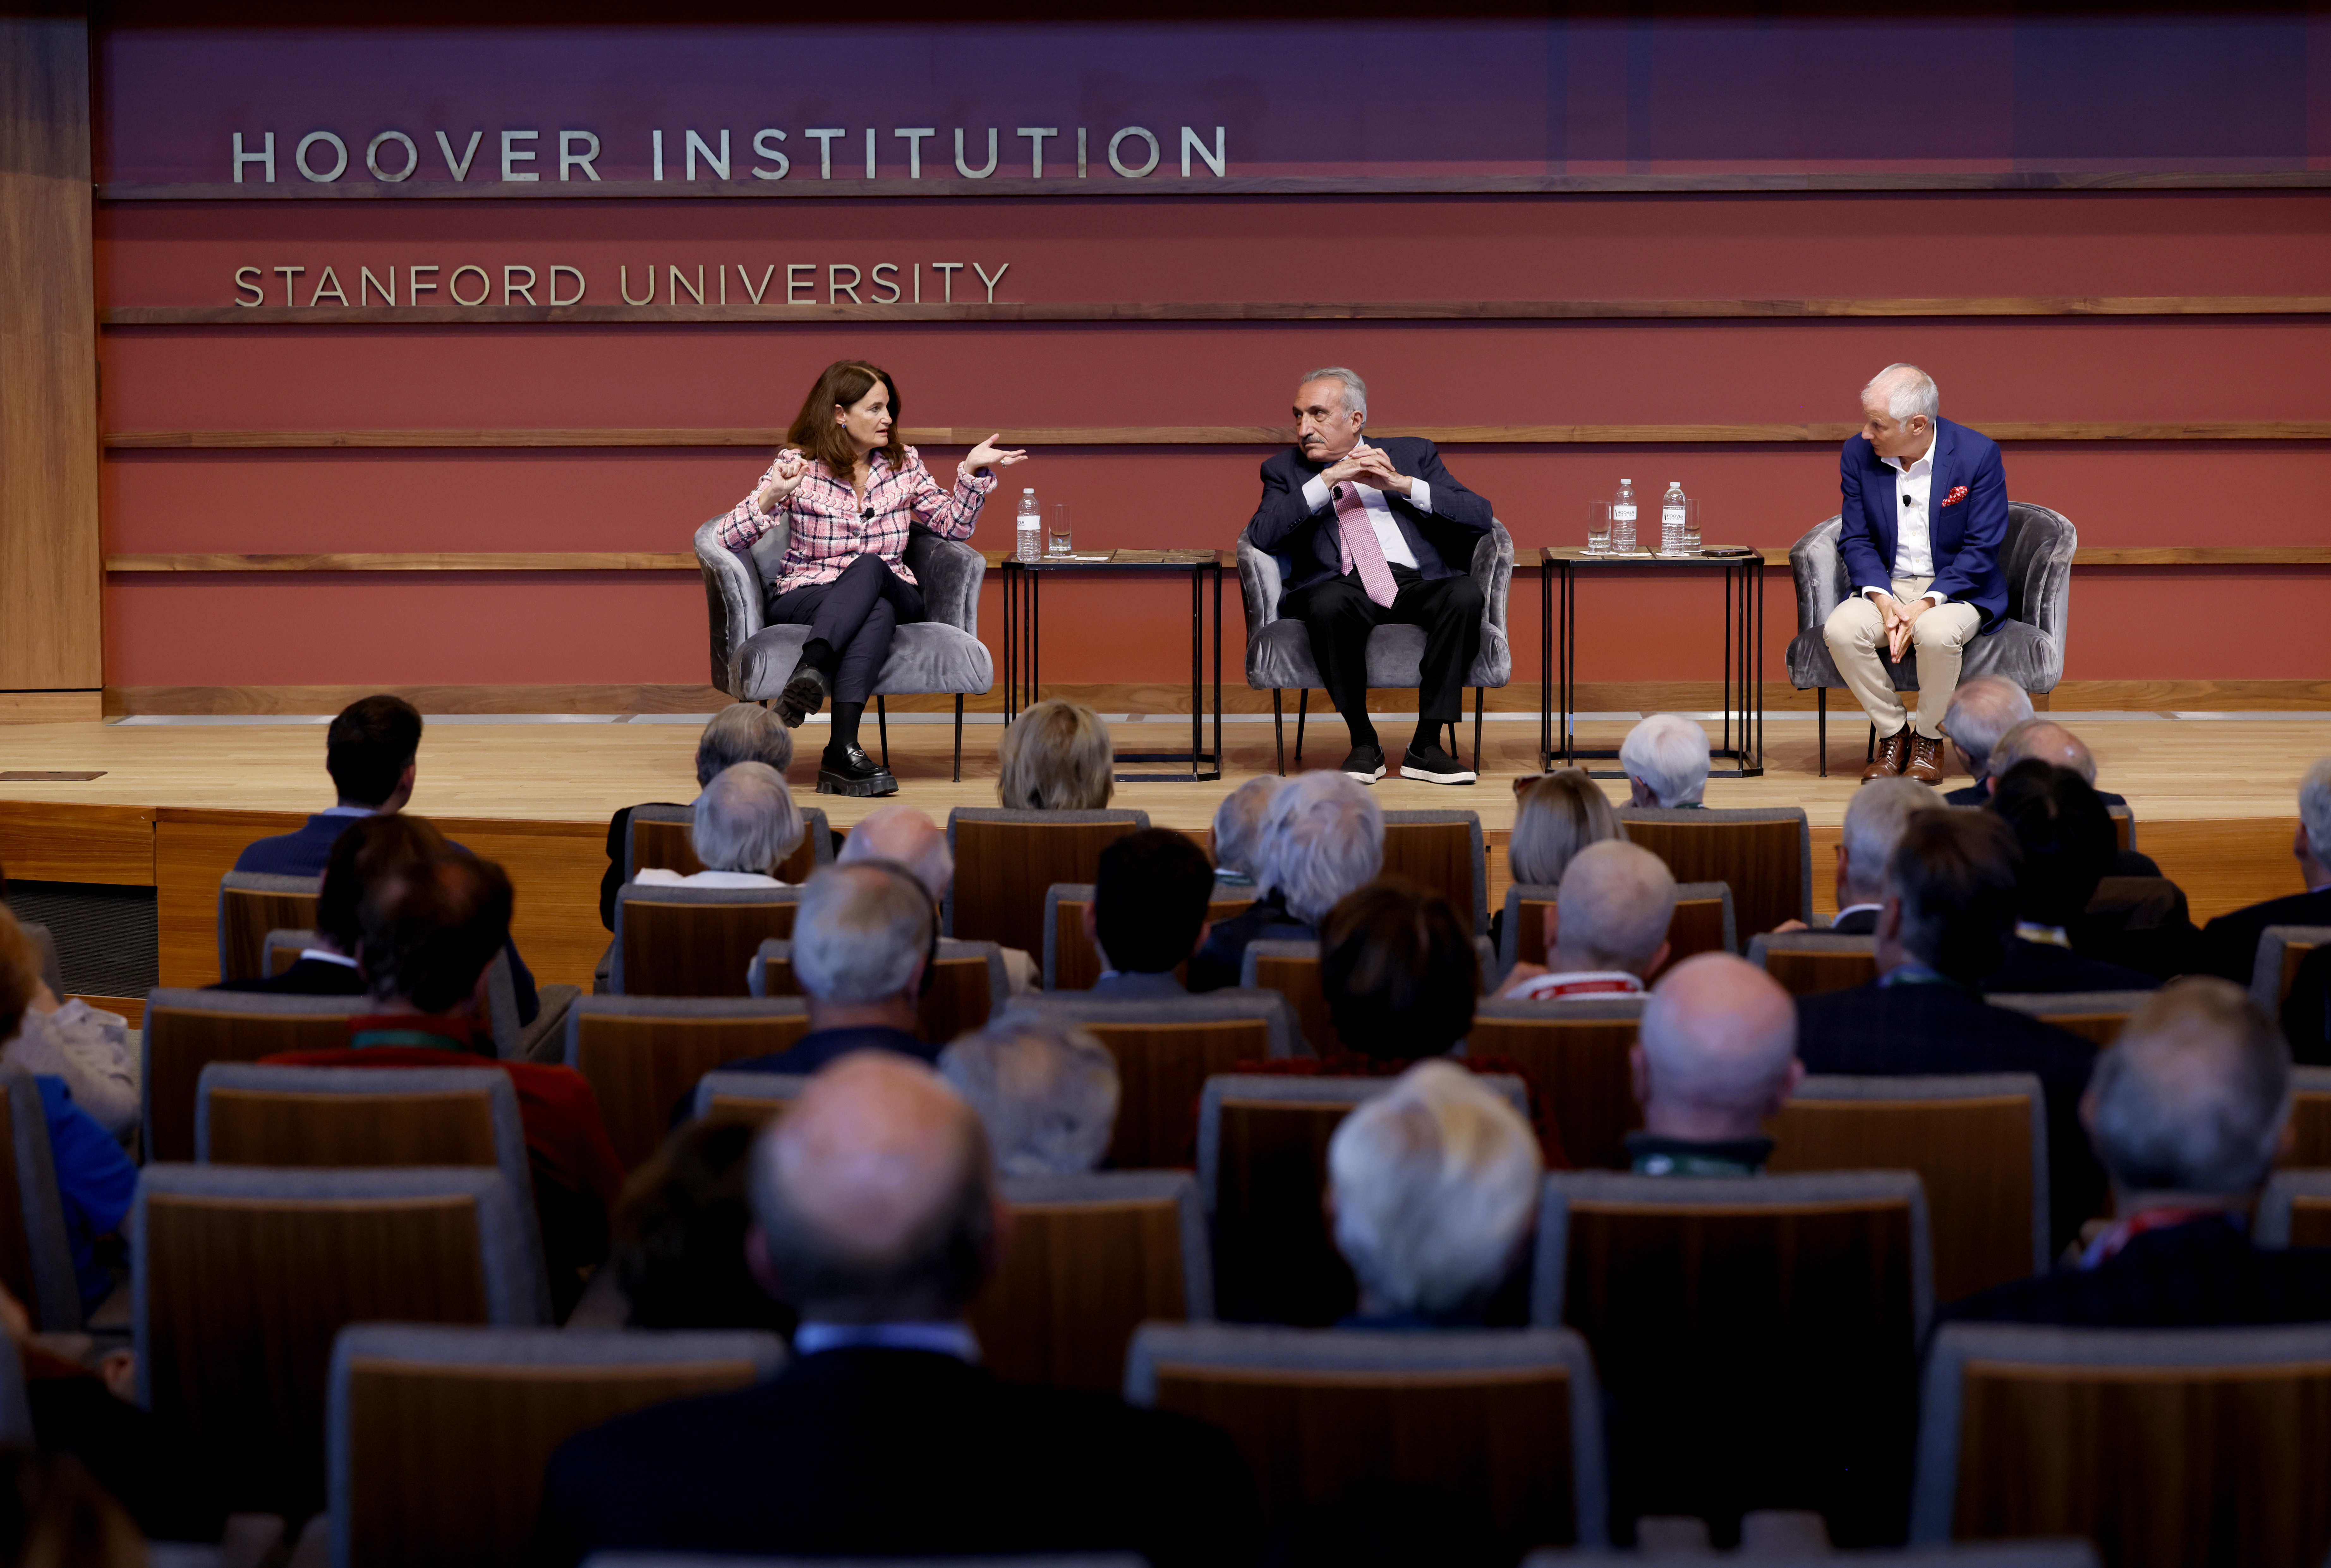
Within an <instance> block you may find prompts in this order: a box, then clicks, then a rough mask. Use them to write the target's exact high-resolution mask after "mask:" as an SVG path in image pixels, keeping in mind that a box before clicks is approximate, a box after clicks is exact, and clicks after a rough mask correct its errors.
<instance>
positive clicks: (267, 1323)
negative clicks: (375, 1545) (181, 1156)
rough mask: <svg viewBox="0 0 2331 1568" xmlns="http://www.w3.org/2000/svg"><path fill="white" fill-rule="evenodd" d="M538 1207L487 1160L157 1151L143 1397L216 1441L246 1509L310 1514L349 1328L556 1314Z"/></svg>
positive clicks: (211, 1447) (143, 1222) (232, 1488)
mask: <svg viewBox="0 0 2331 1568" xmlns="http://www.w3.org/2000/svg"><path fill="white" fill-rule="evenodd" d="M524 1207H525V1205H524V1203H523V1202H521V1201H520V1200H519V1197H518V1196H517V1195H516V1194H515V1193H512V1192H511V1191H510V1186H509V1183H508V1182H507V1181H505V1180H504V1179H503V1178H502V1175H501V1174H500V1173H499V1171H491V1170H483V1169H471V1170H465V1169H458V1168H446V1167H438V1168H433V1169H427V1170H402V1171H395V1170H376V1171H316V1170H288V1171H285V1170H273V1169H264V1168H256V1167H250V1166H233V1165H182V1164H152V1165H148V1166H147V1167H146V1171H145V1174H144V1176H143V1178H142V1179H141V1181H140V1182H139V1183H138V1198H137V1202H136V1203H135V1204H134V1206H133V1207H132V1208H131V1210H130V1218H129V1257H130V1269H131V1274H130V1280H131V1290H132V1295H133V1300H134V1303H135V1315H136V1316H135V1321H136V1325H137V1348H138V1403H139V1404H141V1405H143V1406H145V1407H146V1408H147V1409H148V1410H150V1411H154V1412H155V1413H156V1414H157V1415H159V1416H162V1417H163V1418H165V1419H166V1420H168V1421H174V1422H177V1423H180V1424H182V1425H183V1426H184V1427H185V1428H186V1430H187V1432H188V1433H189V1435H190V1436H191V1437H192V1438H193V1439H194V1440H195V1441H196V1442H198V1443H200V1444H201V1445H203V1447H204V1448H205V1449H206V1450H207V1451H209V1452H210V1453H211V1454H212V1455H214V1458H215V1461H216V1463H217V1466H218V1468H219V1471H220V1473H221V1475H222V1477H223V1478H224V1485H225V1488H226V1497H225V1500H226V1502H227V1503H228V1505H229V1506H230V1507H231V1508H233V1509H235V1510H237V1511H263V1512H269V1513H279V1514H283V1515H286V1516H295V1517H296V1516H300V1515H303V1514H305V1513H307V1512H309V1510H311V1509H312V1508H314V1507H315V1506H317V1505H318V1504H319V1503H321V1502H322V1500H323V1494H324V1464H323V1447H324V1442H323V1440H324V1386H325V1373H326V1368H327V1364H328V1360H329V1357H330V1354H331V1348H332V1336H333V1335H336V1334H338V1332H339V1330H340V1329H341V1328H343V1327H345V1326H347V1325H348V1324H350V1323H357V1322H364V1321H368V1320H375V1319H385V1318H386V1319H399V1320H404V1321H408V1322H416V1323H491V1324H505V1325H538V1324H540V1323H542V1322H543V1320H544V1315H543V1310H542V1306H541V1304H542V1303H543V1302H544V1301H545V1300H546V1299H547V1285H546V1283H545V1281H544V1279H543V1275H542V1268H541V1260H540V1256H539V1254H538V1252H536V1251H535V1250H533V1249H531V1248H530V1247H529V1246H528V1231H527V1228H526V1225H525V1223H524V1221H523V1218H522V1211H523V1209H524Z"/></svg>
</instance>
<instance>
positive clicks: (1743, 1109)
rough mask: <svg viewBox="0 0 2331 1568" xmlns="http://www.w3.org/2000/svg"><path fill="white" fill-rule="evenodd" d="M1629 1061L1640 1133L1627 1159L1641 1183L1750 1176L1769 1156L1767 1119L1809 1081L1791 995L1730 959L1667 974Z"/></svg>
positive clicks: (1700, 957)
mask: <svg viewBox="0 0 2331 1568" xmlns="http://www.w3.org/2000/svg"><path fill="white" fill-rule="evenodd" d="M1628 1054H1629V1059H1630V1061H1631V1064H1632V1069H1633V1072H1634V1079H1635V1099H1636V1101H1637V1102H1638V1103H1639V1104H1640V1105H1641V1107H1643V1130H1642V1131H1641V1132H1639V1133H1630V1134H1629V1135H1627V1157H1628V1159H1629V1160H1630V1161H1631V1162H1632V1164H1633V1168H1634V1171H1635V1174H1638V1175H1643V1176H1753V1175H1755V1174H1757V1173H1759V1172H1761V1171H1762V1170H1763V1169H1764V1168H1765V1161H1766V1160H1768V1159H1770V1158H1771V1157H1772V1154H1773V1140H1772V1139H1770V1138H1768V1137H1766V1136H1765V1130H1764V1128H1765V1118H1766V1117H1771V1116H1773V1115H1774V1114H1775V1113H1776V1112H1778V1111H1779V1110H1780V1108H1781V1107H1782V1106H1784V1105H1785V1104H1786V1103H1787V1102H1788V1098H1789V1096H1790V1095H1791V1094H1792V1093H1793V1091H1794V1090H1795V1088H1796V1087H1797V1083H1798V1080H1800V1079H1803V1077H1804V1075H1805V1069H1804V1064H1803V1062H1801V1061H1799V1060H1797V1014H1796V1010H1795V1008H1794V1007H1793V1005H1791V1003H1790V1000H1789V993H1787V992H1785V991H1784V990H1782V989H1781V985H1780V983H1779V982H1778V981H1776V980H1774V978H1773V977H1772V976H1771V975H1769V974H1765V972H1764V971H1763V970H1762V969H1760V968H1758V967H1757V966H1756V965H1754V964H1751V963H1749V962H1747V961H1746V959H1742V958H1736V957H1734V956H1733V955H1731V954H1729V953H1699V954H1695V955H1693V956H1691V957H1689V958H1687V959H1685V960H1684V961H1683V962H1682V963H1680V964H1679V965H1676V966H1675V967H1674V968H1673V969H1671V970H1670V971H1669V972H1668V974H1666V975H1664V976H1663V977H1662V978H1661V979H1660V983H1659V984H1658V985H1656V986H1654V987H1653V988H1652V990H1651V1001H1650V1002H1649V1003H1645V1004H1644V1007H1643V1023H1642V1029H1641V1033H1640V1035H1639V1037H1638V1039H1637V1041H1636V1043H1635V1045H1634V1046H1633V1047H1632V1050H1630V1051H1629V1053H1628Z"/></svg>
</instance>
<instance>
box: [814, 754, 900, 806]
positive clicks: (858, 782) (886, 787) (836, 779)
mask: <svg viewBox="0 0 2331 1568" xmlns="http://www.w3.org/2000/svg"><path fill="white" fill-rule="evenodd" d="M817 793H818V794H822V795H894V794H898V793H899V781H898V780H897V779H895V778H893V777H892V776H891V775H890V769H889V768H887V767H884V766H883V765H881V764H880V763H879V762H876V761H875V760H874V759H873V758H872V757H871V756H868V755H866V754H865V752H863V751H862V750H861V749H860V748H859V747H858V746H854V745H852V746H844V747H842V750H841V751H840V752H839V753H836V752H834V751H833V749H831V748H828V749H827V751H826V753H825V755H823V756H821V757H819V758H818V759H817Z"/></svg>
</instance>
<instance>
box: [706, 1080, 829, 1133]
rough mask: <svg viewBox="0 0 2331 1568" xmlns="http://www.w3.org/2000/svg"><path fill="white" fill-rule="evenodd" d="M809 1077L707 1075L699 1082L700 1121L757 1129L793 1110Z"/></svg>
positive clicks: (807, 1084)
mask: <svg viewBox="0 0 2331 1568" xmlns="http://www.w3.org/2000/svg"><path fill="white" fill-rule="evenodd" d="M809 1077H810V1075H808V1074H805V1073H776V1072H708V1073H706V1074H705V1075H704V1076H703V1077H702V1078H700V1079H698V1080H697V1083H696V1098H695V1101H694V1107H695V1115H696V1117H697V1119H698V1120H699V1121H707V1122H722V1123H737V1124H740V1125H742V1126H748V1127H757V1126H760V1125H761V1124H762V1123H763V1122H768V1121H775V1119H776V1118H777V1117H781V1116H783V1115H785V1112H786V1111H788V1110H789V1109H791V1108H792V1107H793V1103H794V1101H795V1100H797V1099H799V1098H801V1097H802V1091H803V1090H804V1089H806V1088H808V1087H809Z"/></svg>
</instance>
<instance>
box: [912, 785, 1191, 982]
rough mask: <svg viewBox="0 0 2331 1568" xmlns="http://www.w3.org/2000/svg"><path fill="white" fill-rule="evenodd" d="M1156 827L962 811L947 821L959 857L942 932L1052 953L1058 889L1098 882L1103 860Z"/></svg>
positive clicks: (1141, 819) (1110, 818) (994, 809)
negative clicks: (1053, 891) (1053, 899)
mask: <svg viewBox="0 0 2331 1568" xmlns="http://www.w3.org/2000/svg"><path fill="white" fill-rule="evenodd" d="M1148 825H1149V813H1147V812H1133V811H1091V812H1036V811H1021V810H1016V809H1014V810H1006V809H1004V808H1003V807H1000V806H957V807H956V808H955V809H954V810H952V811H950V812H948V813H947V849H948V851H950V852H952V853H953V854H954V856H955V880H954V881H953V882H951V883H949V884H948V886H947V902H946V905H945V907H944V909H943V911H942V914H943V917H944V919H945V922H946V924H945V925H944V926H943V927H941V928H942V930H943V931H944V932H945V933H946V935H947V936H960V937H963V938H965V939H966V940H969V941H975V942H994V943H998V944H1000V945H1001V946H1005V947H1016V948H1018V949H1019V950H1020V951H1021V952H1023V953H1027V954H1031V955H1034V954H1040V953H1042V952H1043V950H1044V893H1045V890H1046V889H1049V888H1051V885H1052V884H1053V883H1055V882H1090V881H1092V880H1093V879H1095V878H1096V877H1097V876H1099V872H1100V852H1101V851H1103V850H1104V849H1107V848H1108V846H1109V845H1110V844H1111V843H1113V842H1115V841H1117V840H1118V839H1121V838H1123V837H1124V836H1125V835H1126V834H1127V833H1130V832H1137V831H1138V830H1140V829H1143V828H1146V827H1147V826H1148Z"/></svg>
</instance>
